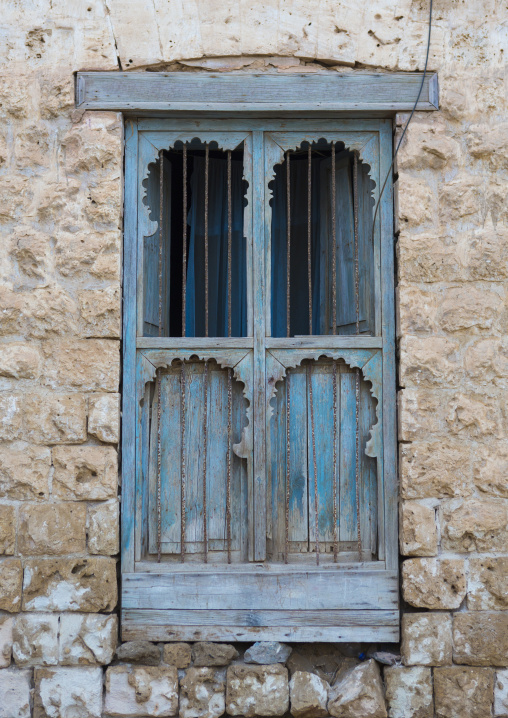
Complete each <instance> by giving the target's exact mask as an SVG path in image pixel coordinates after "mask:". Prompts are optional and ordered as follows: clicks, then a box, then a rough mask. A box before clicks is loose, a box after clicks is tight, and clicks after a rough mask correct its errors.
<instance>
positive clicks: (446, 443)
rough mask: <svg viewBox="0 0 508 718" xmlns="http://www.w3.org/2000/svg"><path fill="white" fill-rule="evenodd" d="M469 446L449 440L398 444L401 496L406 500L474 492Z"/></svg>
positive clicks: (445, 496) (446, 496) (465, 494)
mask: <svg viewBox="0 0 508 718" xmlns="http://www.w3.org/2000/svg"><path fill="white" fill-rule="evenodd" d="M471 453H472V452H471V446H470V445H469V444H466V443H465V442H461V441H453V440H450V439H448V438H443V439H440V440H439V441H415V442H414V443H412V444H401V447H400V466H401V494H402V497H403V498H405V499H425V498H436V499H441V498H448V497H452V496H462V497H464V496H469V495H470V494H472V493H473V481H472V476H471V472H472V470H471Z"/></svg>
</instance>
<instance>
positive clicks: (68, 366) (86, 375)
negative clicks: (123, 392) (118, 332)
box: [43, 339, 120, 392]
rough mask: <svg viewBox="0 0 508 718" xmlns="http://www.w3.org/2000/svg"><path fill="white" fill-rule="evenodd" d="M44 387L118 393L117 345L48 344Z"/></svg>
mask: <svg viewBox="0 0 508 718" xmlns="http://www.w3.org/2000/svg"><path fill="white" fill-rule="evenodd" d="M43 350H44V355H45V367H44V384H46V385H47V386H50V387H51V388H53V389H71V390H74V389H77V390H82V391H108V392H110V391H118V384H119V381H120V344H119V342H118V341H116V340H111V339H84V340H81V341H79V340H78V341H60V342H48V343H45V344H44V345H43Z"/></svg>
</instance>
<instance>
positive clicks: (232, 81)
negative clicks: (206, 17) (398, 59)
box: [76, 72, 438, 113]
mask: <svg viewBox="0 0 508 718" xmlns="http://www.w3.org/2000/svg"><path fill="white" fill-rule="evenodd" d="M433 78H434V76H433V75H431V74H428V75H427V77H426V79H425V82H424V86H423V91H422V94H421V98H420V102H419V103H418V109H419V110H436V109H438V107H437V85H436V81H435V79H433ZM421 79H422V74H421V73H419V72H407V73H406V72H393V73H386V74H385V73H365V72H348V73H344V74H339V73H323V74H317V75H316V74H305V73H302V74H299V75H292V76H290V77H288V76H284V75H270V74H261V75H255V74H233V73H231V74H226V73H224V74H222V73H221V74H220V75H217V74H215V73H213V74H212V73H188V72H185V73H178V72H171V73H165V72H79V73H78V75H77V80H76V106H77V107H80V108H82V109H88V110H92V109H93V110H119V111H124V112H125V111H128V112H134V111H136V110H159V111H163V110H166V111H168V110H187V111H191V112H199V111H225V112H229V113H230V112H231V111H234V110H242V111H256V110H258V111H259V110H261V111H276V110H282V111H290V110H292V111H305V110H313V111H316V110H334V111H342V110H345V111H347V110H392V111H404V110H410V109H411V108H412V107H413V105H414V102H415V100H416V97H417V95H418V90H419V87H420V84H421ZM162 98H163V99H162Z"/></svg>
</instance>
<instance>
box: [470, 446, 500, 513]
mask: <svg viewBox="0 0 508 718" xmlns="http://www.w3.org/2000/svg"><path fill="white" fill-rule="evenodd" d="M507 476H508V447H507V446H506V442H505V441H503V442H495V443H493V444H483V445H478V446H476V447H475V451H474V455H473V480H474V483H475V486H476V488H477V489H478V491H480V492H481V493H482V494H487V495H489V496H498V497H500V498H505V499H507V498H508V482H507V481H506V477H507Z"/></svg>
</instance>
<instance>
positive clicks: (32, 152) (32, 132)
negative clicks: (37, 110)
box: [14, 124, 52, 171]
mask: <svg viewBox="0 0 508 718" xmlns="http://www.w3.org/2000/svg"><path fill="white" fill-rule="evenodd" d="M51 149H52V148H51V137H50V134H49V132H48V131H47V129H46V127H44V126H41V124H33V125H28V127H25V128H24V129H23V130H21V131H20V132H18V133H17V134H16V137H15V138H14V157H15V160H16V165H17V167H18V168H19V169H21V170H24V169H26V168H27V166H28V167H30V169H31V170H32V171H38V170H39V171H40V169H42V168H46V169H47V168H48V167H49V164H50V161H51V154H50V151H51Z"/></svg>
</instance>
